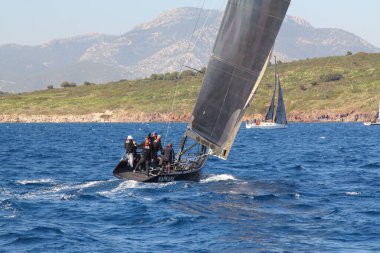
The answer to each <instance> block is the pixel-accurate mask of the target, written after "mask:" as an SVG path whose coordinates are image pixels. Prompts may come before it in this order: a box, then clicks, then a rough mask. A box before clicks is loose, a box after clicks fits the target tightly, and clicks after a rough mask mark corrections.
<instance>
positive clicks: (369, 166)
mask: <svg viewBox="0 0 380 253" xmlns="http://www.w3.org/2000/svg"><path fill="white" fill-rule="evenodd" d="M360 168H366V169H377V168H380V163H379V162H375V163H367V164H365V165H362V166H360Z"/></svg>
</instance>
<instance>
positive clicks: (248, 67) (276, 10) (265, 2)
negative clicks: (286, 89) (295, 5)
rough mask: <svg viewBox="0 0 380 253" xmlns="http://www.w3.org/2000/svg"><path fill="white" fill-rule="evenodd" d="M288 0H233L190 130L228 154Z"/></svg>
mask: <svg viewBox="0 0 380 253" xmlns="http://www.w3.org/2000/svg"><path fill="white" fill-rule="evenodd" d="M289 4H290V0H229V1H228V3H227V7H226V10H225V13H224V17H223V20H222V24H221V26H220V29H219V33H218V36H217V39H216V41H215V45H214V50H213V53H212V56H211V57H210V60H209V63H208V66H207V71H206V74H205V77H204V79H203V83H202V87H201V90H200V93H199V96H198V99H197V101H196V104H195V107H194V110H193V115H192V121H191V122H190V124H189V126H188V130H187V131H186V136H188V137H190V138H192V139H194V140H195V141H196V142H198V143H200V144H202V145H204V146H206V147H209V148H210V154H212V155H215V156H218V157H220V158H223V159H226V158H227V156H228V154H229V151H230V148H231V146H232V144H233V141H234V139H235V136H236V134H237V131H238V129H239V127H240V123H241V120H242V118H243V116H244V113H245V111H246V109H247V107H248V105H249V104H250V103H251V100H252V98H253V94H254V92H255V91H256V89H257V87H258V85H259V83H260V81H261V78H262V76H263V74H264V71H265V68H266V65H267V62H268V58H269V53H270V51H271V49H272V47H273V44H274V41H275V39H276V36H277V34H278V31H279V30H280V27H281V24H282V22H283V19H284V17H285V14H286V11H287V9H288V7H289Z"/></svg>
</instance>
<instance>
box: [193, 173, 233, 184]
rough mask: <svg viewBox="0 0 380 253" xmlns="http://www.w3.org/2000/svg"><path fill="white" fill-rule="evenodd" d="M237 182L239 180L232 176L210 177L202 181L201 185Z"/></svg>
mask: <svg viewBox="0 0 380 253" xmlns="http://www.w3.org/2000/svg"><path fill="white" fill-rule="evenodd" d="M230 180H231V181H235V180H237V179H236V178H235V177H234V176H232V175H230V174H220V175H209V176H208V177H207V178H204V179H201V181H200V182H201V183H210V182H219V181H230Z"/></svg>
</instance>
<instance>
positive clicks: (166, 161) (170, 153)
mask: <svg viewBox="0 0 380 253" xmlns="http://www.w3.org/2000/svg"><path fill="white" fill-rule="evenodd" d="M174 159H175V154H174V150H173V145H172V144H171V143H169V144H168V145H166V147H165V149H164V154H163V157H162V161H163V166H164V167H165V168H166V173H170V166H171V165H172V164H173V163H174Z"/></svg>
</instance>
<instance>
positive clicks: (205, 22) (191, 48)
mask: <svg viewBox="0 0 380 253" xmlns="http://www.w3.org/2000/svg"><path fill="white" fill-rule="evenodd" d="M205 2H206V1H205V0H203V2H202V7H201V8H200V11H199V14H198V17H197V20H196V23H195V26H194V29H193V32H192V34H191V37H190V39H189V44H188V46H187V49H186V50H185V52H186V54H185V55H187V56H188V53H189V52H190V51H191V50H194V48H195V47H196V45H197V42H198V41H199V38H200V36H201V35H202V33H203V31H204V28H205V26H206V25H207V23H208V21H209V19H210V16H211V11H209V12H208V14H207V16H206V18H205V20H204V22H203V24H202V26H201V27H200V29H199V32H198V33H197V34H196V30H197V27H198V23H199V21H200V18H201V15H202V12H203V10H204V6H205ZM216 2H218V1H217V0H214V2H213V3H214V6H216ZM221 8H222V7H221ZM221 8H219V9H221ZM195 34H196V36H195ZM194 38H195V39H194ZM193 39H194V42H193ZM192 42H193V44H192ZM187 61H188V58H185V59H184V61H183V63H182V64H181V66H180V67H179V71H178V74H177V75H178V76H177V82H176V87H175V90H174V95H173V101H172V105H171V110H170V112H173V109H174V105H175V101H176V96H177V91H178V86H179V75H180V73H181V72H182V70H183V68H184V67H187V68H190V69H193V68H191V67H188V66H186V64H187ZM198 72H199V71H198ZM170 124H171V121H170V120H169V121H168V122H167V127H166V134H165V141H164V145H166V140H167V136H168V134H169V128H170Z"/></svg>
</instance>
